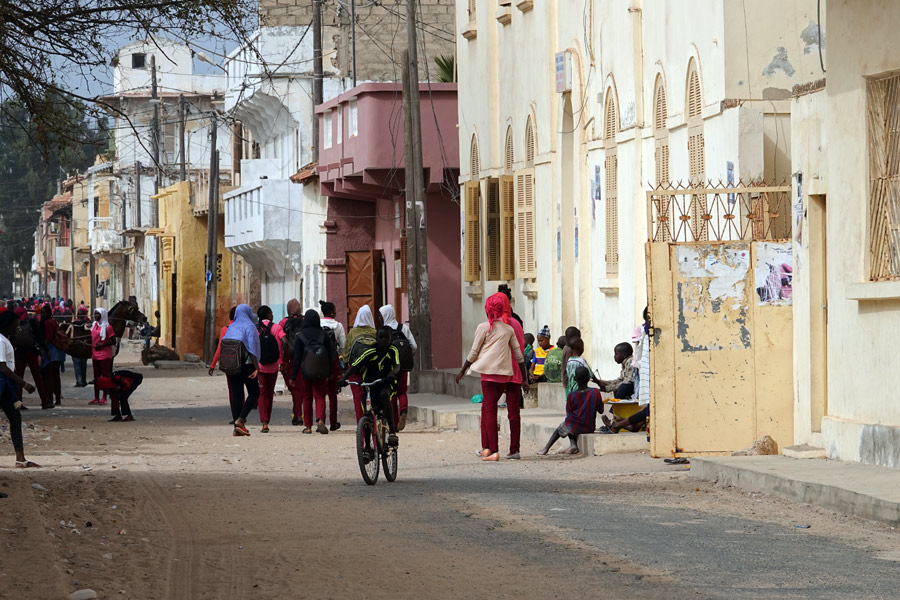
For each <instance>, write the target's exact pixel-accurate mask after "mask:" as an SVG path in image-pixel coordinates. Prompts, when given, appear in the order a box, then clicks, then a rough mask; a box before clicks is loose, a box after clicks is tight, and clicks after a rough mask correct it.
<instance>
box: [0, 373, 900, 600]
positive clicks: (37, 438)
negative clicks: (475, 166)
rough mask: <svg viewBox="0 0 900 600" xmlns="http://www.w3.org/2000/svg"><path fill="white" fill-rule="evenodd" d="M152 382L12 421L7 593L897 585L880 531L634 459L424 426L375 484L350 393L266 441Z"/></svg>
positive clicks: (2, 461)
mask: <svg viewBox="0 0 900 600" xmlns="http://www.w3.org/2000/svg"><path fill="white" fill-rule="evenodd" d="M68 375H69V376H71V372H70V373H68ZM161 375H168V374H159V373H155V374H153V375H152V376H150V377H148V378H147V379H145V384H144V385H143V386H142V387H141V389H140V390H139V391H138V392H137V393H136V394H135V396H134V397H133V404H134V407H135V414H136V417H137V421H136V422H134V423H107V422H106V419H107V418H108V409H107V408H105V407H100V408H97V407H88V406H87V404H86V402H87V400H88V399H89V398H90V396H89V395H88V394H87V393H85V391H84V390H79V391H78V392H80V393H77V394H75V393H74V392H73V396H77V398H76V397H72V398H68V399H66V400H64V406H63V408H62V409H61V410H54V411H40V410H31V411H28V412H27V413H25V415H26V419H27V423H28V429H27V431H26V443H27V444H28V446H27V452H28V455H29V458H32V459H33V460H37V461H38V462H40V463H42V464H44V465H45V468H44V469H41V470H34V471H28V472H22V471H15V470H14V469H12V468H10V467H11V466H12V463H13V460H12V449H11V447H10V445H9V442H8V435H7V433H6V431H5V430H4V431H3V432H2V438H3V441H2V442H0V489H2V490H3V491H5V492H6V493H8V494H9V495H10V497H9V498H8V499H5V500H0V508H2V510H0V532H2V533H0V598H4V599H5V598H9V599H22V598H24V599H31V598H34V599H44V598H47V599H58V598H65V597H66V596H67V595H68V594H69V593H71V592H72V591H74V590H77V589H79V588H90V589H93V590H95V591H96V592H97V593H98V595H99V597H100V598H140V599H155V598H176V599H187V598H202V599H226V598H228V599H243V598H253V599H257V598H259V599H269V598H272V599H275V598H371V599H382V598H384V599H388V598H391V599H395V598H484V597H498V598H541V599H543V598H563V597H565V598H571V597H573V596H574V595H581V594H590V595H591V596H592V597H610V598H616V597H628V598H688V597H690V598H698V597H710V598H713V597H722V598H738V597H747V598H762V597H791V598H793V597H810V598H813V597H835V598H840V597H858V598H863V597H871V598H879V597H893V596H890V595H882V594H883V593H885V594H886V593H888V592H889V590H890V589H892V588H889V587H887V586H885V585H883V584H880V583H878V582H876V581H874V580H873V581H871V582H866V579H867V577H868V576H869V574H874V573H879V574H880V576H881V577H884V576H885V575H888V576H892V575H896V574H897V573H898V563H897V562H895V561H896V560H897V559H900V543H898V541H897V536H896V532H894V531H892V530H891V528H890V527H887V526H883V525H877V524H871V523H866V522H862V521H858V520H854V519H848V518H844V517H839V516H836V515H833V514H831V513H828V512H826V511H820V510H817V509H813V508H810V507H806V506H798V505H792V504H790V503H787V502H783V501H780V500H777V499H773V498H763V497H758V496H752V495H748V494H743V493H740V492H737V491H734V490H726V489H720V488H716V487H714V486H712V485H706V484H697V483H696V482H695V481H692V480H688V479H687V478H686V476H685V470H684V469H683V468H681V467H667V466H665V465H662V464H661V461H653V460H652V459H650V458H649V457H647V456H641V455H620V456H608V457H592V458H587V459H574V460H572V459H563V458H556V457H549V458H538V457H534V456H533V454H534V451H536V450H537V448H536V447H534V448H532V447H530V446H526V447H525V449H524V454H525V455H526V456H527V458H526V459H525V460H522V461H519V462H501V463H499V464H490V463H481V462H479V461H478V460H477V459H476V458H475V457H474V455H473V452H474V451H475V450H477V449H478V448H477V447H478V440H477V439H476V437H475V435H473V434H463V433H457V432H454V431H436V430H425V429H422V428H420V427H417V426H415V425H414V426H412V427H411V428H410V430H408V431H407V432H404V433H403V434H402V435H401V455H400V456H401V459H400V477H399V479H398V481H397V482H396V483H388V482H386V481H384V480H383V479H382V480H381V481H379V483H378V485H376V486H374V487H370V486H366V485H364V484H363V482H362V479H361V477H360V475H359V471H358V467H357V464H356V457H355V452H354V436H353V427H352V426H350V424H351V422H352V411H351V410H350V405H349V403H348V402H347V401H346V400H345V401H344V404H343V405H342V407H341V408H342V412H341V419H342V422H343V423H344V427H343V428H342V429H341V430H339V431H337V432H334V433H331V434H329V435H318V434H313V435H302V434H301V433H300V428H297V427H291V426H290V409H289V406H290V405H289V403H288V402H287V401H286V399H285V398H284V397H279V398H278V399H277V400H276V409H275V416H274V418H273V428H272V429H273V430H272V433H270V434H268V435H263V434H260V433H259V432H258V426H255V427H251V432H252V434H253V435H252V436H251V437H250V438H234V437H231V435H230V432H231V429H230V427H229V426H228V425H227V420H228V410H227V408H226V406H225V403H224V393H223V391H222V390H223V389H224V379H222V378H221V377H217V378H214V379H209V378H207V377H206V376H205V372H201V371H197V372H196V373H192V374H188V375H183V374H181V375H179V376H166V377H163V376H161ZM64 385H66V388H65V389H66V391H68V390H71V389H72V388H71V387H69V386H70V385H71V383H70V382H69V381H68V380H66V383H64ZM4 425H5V423H4ZM4 457H5V458H4ZM32 484H38V485H40V486H42V487H43V488H44V489H45V490H47V491H40V490H37V489H34V488H32ZM798 522H800V523H803V524H809V525H810V529H808V530H802V529H797V528H794V527H793V525H795V524H797V523H798ZM687 540H690V541H689V542H687ZM683 544H688V545H683ZM813 548H815V550H813ZM804 551H806V556H798V554H799V555H802V553H803V552H804ZM767 553H768V554H769V556H766V554H767ZM813 556H815V558H813ZM892 556H895V557H896V558H894V559H893V560H892V559H891V557H892ZM733 558H737V560H736V561H735V560H733ZM741 561H743V562H741ZM792 561H793V562H792ZM798 561H799V562H798ZM801 568H802V569H801ZM799 570H803V571H804V572H805V573H807V575H808V577H806V576H804V577H803V578H802V581H801V579H800V578H798V577H797V574H798V572H800V571H799ZM873 576H874V575H873ZM860 577H862V578H863V581H862V582H861V583H859V585H857V582H859V578H860ZM807 580H808V581H807ZM890 581H891V579H890V578H889V579H888V581H887V583H889V582H890ZM893 581H896V579H893ZM823 582H824V584H823ZM729 584H730V587H729ZM823 590H824V593H823ZM846 594H850V595H846Z"/></svg>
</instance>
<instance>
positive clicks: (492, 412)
mask: <svg viewBox="0 0 900 600" xmlns="http://www.w3.org/2000/svg"><path fill="white" fill-rule="evenodd" d="M508 306H509V299H508V298H507V297H506V295H505V294H503V293H499V292H498V293H496V294H494V295H493V296H491V297H489V298H488V299H487V301H486V302H485V304H484V312H485V313H486V314H487V321H485V322H484V323H480V324H479V325H478V327H477V328H476V329H475V340H474V341H473V342H472V349H471V350H470V351H469V356H468V357H467V358H466V362H465V363H464V364H463V366H462V369H460V370H459V374H457V376H456V383H459V382H460V381H462V378H463V377H464V376H465V374H466V372H467V371H468V370H469V368H470V367H471V368H472V370H474V371H477V372H478V373H481V393H482V396H483V397H484V399H483V400H482V402H481V446H482V448H481V452H480V453H479V454H480V455H481V460H483V461H498V460H500V450H499V445H500V443H499V440H498V437H497V401H498V400H499V399H500V396H502V395H503V394H504V393H507V391H508V387H509V385H510V384H512V383H513V382H514V381H515V380H516V379H517V378H516V377H515V375H514V373H515V369H514V367H513V365H516V367H517V368H518V370H519V377H521V381H522V387H521V389H523V390H525V391H528V383H527V378H526V377H525V359H524V357H523V356H522V347H521V345H520V343H519V340H518V339H516V338H517V336H516V330H515V329H514V328H513V326H512V325H511V324H510V322H511V321H512V316H511V313H510V311H509V310H507V307H508ZM513 385H515V384H513ZM507 398H508V400H507V406H510V405H512V404H514V403H515V404H516V405H517V406H518V399H516V402H513V398H514V395H513V394H511V395H509V396H508V397H507ZM516 416H518V411H516ZM517 437H518V436H517ZM515 443H516V445H518V440H516V441H515ZM513 449H514V450H515V452H512V450H513ZM507 458H509V459H515V458H518V448H512V447H511V452H510V454H509V456H507Z"/></svg>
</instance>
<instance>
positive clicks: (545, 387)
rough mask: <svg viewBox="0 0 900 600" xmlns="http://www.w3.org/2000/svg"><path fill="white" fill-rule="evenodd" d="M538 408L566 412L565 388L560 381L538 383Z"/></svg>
mask: <svg viewBox="0 0 900 600" xmlns="http://www.w3.org/2000/svg"><path fill="white" fill-rule="evenodd" d="M537 389H538V392H537V394H538V408H547V409H550V410H556V411H560V412H562V413H565V412H566V388H564V387H563V384H561V383H539V384H538V385H537Z"/></svg>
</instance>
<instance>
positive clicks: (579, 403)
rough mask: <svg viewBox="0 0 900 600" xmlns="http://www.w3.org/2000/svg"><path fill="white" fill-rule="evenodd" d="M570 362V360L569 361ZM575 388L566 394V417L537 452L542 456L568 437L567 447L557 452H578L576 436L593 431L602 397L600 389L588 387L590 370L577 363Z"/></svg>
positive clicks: (601, 405) (601, 409) (601, 404)
mask: <svg viewBox="0 0 900 600" xmlns="http://www.w3.org/2000/svg"><path fill="white" fill-rule="evenodd" d="M569 362H570V364H571V362H572V361H571V360H570V361H569ZM573 379H574V380H575V382H576V384H577V389H576V390H575V391H573V392H569V394H568V395H567V396H566V419H565V421H563V422H562V423H561V424H560V426H559V427H557V428H556V431H554V432H553V434H552V435H551V436H550V439H549V440H547V444H546V445H545V446H544V447H543V448H542V449H541V450H540V451H539V452H538V455H539V456H544V455H545V454H547V453H548V452H550V448H552V447H553V444H555V443H556V441H557V440H558V439H560V438H564V437H567V438H569V447H568V448H563V449H562V450H560V451H559V452H557V454H578V436H579V435H580V434H582V433H594V428H595V427H596V425H597V414H602V413H603V399H602V398H601V396H600V390H598V389H597V388H589V387H588V382H590V380H591V372H590V371H589V370H587V369H586V368H585V367H583V366H581V365H579V366H578V367H576V368H575V372H574V377H573Z"/></svg>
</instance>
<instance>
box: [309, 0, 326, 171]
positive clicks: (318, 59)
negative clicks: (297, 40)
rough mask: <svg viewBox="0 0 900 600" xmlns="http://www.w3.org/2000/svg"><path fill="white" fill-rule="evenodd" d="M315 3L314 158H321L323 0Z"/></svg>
mask: <svg viewBox="0 0 900 600" xmlns="http://www.w3.org/2000/svg"><path fill="white" fill-rule="evenodd" d="M312 3H313V21H312V28H313V130H312V137H313V146H312V159H313V161H317V160H319V117H317V116H316V114H315V107H316V106H318V105H320V104H322V101H323V98H324V93H323V91H322V79H323V78H324V72H323V71H324V67H323V65H322V0H312Z"/></svg>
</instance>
